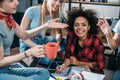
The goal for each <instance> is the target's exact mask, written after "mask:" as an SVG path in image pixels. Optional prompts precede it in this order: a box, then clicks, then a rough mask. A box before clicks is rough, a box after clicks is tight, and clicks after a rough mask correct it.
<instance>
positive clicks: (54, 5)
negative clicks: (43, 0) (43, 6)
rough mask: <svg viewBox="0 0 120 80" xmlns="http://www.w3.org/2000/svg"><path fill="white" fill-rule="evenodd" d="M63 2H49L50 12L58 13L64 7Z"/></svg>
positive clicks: (48, 0) (53, 0)
mask: <svg viewBox="0 0 120 80" xmlns="http://www.w3.org/2000/svg"><path fill="white" fill-rule="evenodd" d="M62 2H63V0H47V7H48V10H52V11H58V10H59V8H60V7H61V5H62Z"/></svg>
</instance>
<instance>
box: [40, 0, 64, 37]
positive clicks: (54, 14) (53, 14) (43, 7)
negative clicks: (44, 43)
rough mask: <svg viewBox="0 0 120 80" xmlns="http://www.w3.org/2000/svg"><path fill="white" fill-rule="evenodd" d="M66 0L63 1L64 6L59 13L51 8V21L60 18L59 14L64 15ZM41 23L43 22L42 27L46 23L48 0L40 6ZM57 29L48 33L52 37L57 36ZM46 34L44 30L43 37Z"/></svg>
mask: <svg viewBox="0 0 120 80" xmlns="http://www.w3.org/2000/svg"><path fill="white" fill-rule="evenodd" d="M63 2H64V0H62V6H61V7H60V8H59V11H52V10H51V8H50V18H51V19H55V18H59V17H60V16H59V14H62V13H63V6H64V3H63ZM40 10H41V11H40V22H41V25H42V24H44V23H45V22H46V21H45V18H46V17H45V16H46V10H47V2H46V0H44V1H43V4H42V5H40ZM55 31H56V30H55V29H50V30H48V31H47V32H49V33H50V35H51V36H54V35H55V34H54V33H55ZM45 34H46V30H43V31H42V35H43V36H45Z"/></svg>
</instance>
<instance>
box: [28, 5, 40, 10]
mask: <svg viewBox="0 0 120 80" xmlns="http://www.w3.org/2000/svg"><path fill="white" fill-rule="evenodd" d="M39 9H40V6H31V7H29V8H28V9H27V10H26V11H33V10H34V11H36V10H39Z"/></svg>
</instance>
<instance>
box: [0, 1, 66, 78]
mask: <svg viewBox="0 0 120 80" xmlns="http://www.w3.org/2000/svg"><path fill="white" fill-rule="evenodd" d="M18 4H19V2H18V0H0V80H8V79H10V80H44V79H46V80H48V79H49V77H50V75H49V72H48V71H47V70H46V69H42V68H35V67H33V68H29V67H27V68H12V67H10V65H11V64H13V63H16V62H19V61H21V60H22V59H24V58H26V57H30V56H31V57H45V50H44V48H42V47H41V46H40V45H37V46H35V47H32V48H30V49H28V50H26V51H25V52H23V53H22V54H16V55H10V47H11V44H12V42H13V39H14V33H15V34H16V35H17V36H18V37H20V38H21V39H23V40H25V39H28V38H30V37H32V36H34V35H36V34H38V33H39V32H41V31H42V30H44V29H46V28H47V29H49V28H64V27H67V24H64V23H60V22H58V21H59V19H52V20H50V21H48V22H47V23H45V24H43V25H41V26H40V27H38V28H35V29H33V30H30V31H27V32H25V30H22V28H20V26H19V25H18V24H17V23H16V22H15V20H14V19H13V17H12V14H14V13H16V11H17V10H16V9H17V6H18ZM55 25H58V26H55ZM53 26H54V27H53Z"/></svg>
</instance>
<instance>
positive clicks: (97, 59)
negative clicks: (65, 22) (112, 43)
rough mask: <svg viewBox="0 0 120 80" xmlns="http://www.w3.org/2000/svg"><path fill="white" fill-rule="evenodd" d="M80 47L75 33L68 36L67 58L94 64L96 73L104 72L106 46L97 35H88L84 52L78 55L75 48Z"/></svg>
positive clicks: (84, 44) (83, 48)
mask: <svg viewBox="0 0 120 80" xmlns="http://www.w3.org/2000/svg"><path fill="white" fill-rule="evenodd" d="M76 45H78V37H77V36H76V35H75V34H74V32H69V33H68V35H67V45H66V54H65V57H66V58H70V56H75V57H76V58H77V60H79V61H83V62H92V64H93V69H92V70H95V71H98V70H102V69H103V68H104V67H105V61H104V46H103V43H102V42H101V40H100V39H99V38H98V37H97V36H96V35H93V34H92V35H88V36H87V38H86V40H85V41H84V43H83V46H84V47H82V50H81V51H80V52H79V53H78V54H77V55H76V53H75V49H76V48H75V46H76Z"/></svg>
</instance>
